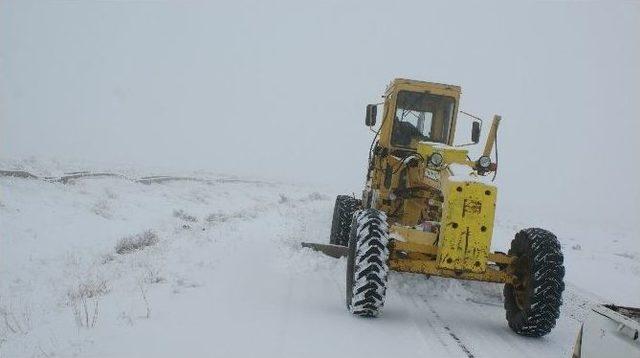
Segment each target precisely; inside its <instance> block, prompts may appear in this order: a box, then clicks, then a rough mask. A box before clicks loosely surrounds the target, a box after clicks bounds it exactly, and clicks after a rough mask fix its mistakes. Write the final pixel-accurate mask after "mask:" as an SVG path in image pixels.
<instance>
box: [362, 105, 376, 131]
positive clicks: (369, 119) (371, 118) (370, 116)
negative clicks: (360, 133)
mask: <svg viewBox="0 0 640 358" xmlns="http://www.w3.org/2000/svg"><path fill="white" fill-rule="evenodd" d="M377 114H378V106H377V105H375V104H368V105H367V116H366V117H365V118H364V123H365V124H366V125H367V126H369V127H373V126H375V125H376V115H377Z"/></svg>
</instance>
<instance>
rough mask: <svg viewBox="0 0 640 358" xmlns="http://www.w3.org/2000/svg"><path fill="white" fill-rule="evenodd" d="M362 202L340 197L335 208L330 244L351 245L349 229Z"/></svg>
mask: <svg viewBox="0 0 640 358" xmlns="http://www.w3.org/2000/svg"><path fill="white" fill-rule="evenodd" d="M361 204H362V203H361V202H360V200H358V199H356V198H354V197H352V196H348V195H338V197H337V198H336V204H335V206H334V207H333V219H332V220H331V234H330V235H329V243H331V244H333V245H340V246H347V245H348V244H349V229H350V228H351V219H352V218H353V213H354V212H355V211H356V210H358V208H359V207H360V206H361Z"/></svg>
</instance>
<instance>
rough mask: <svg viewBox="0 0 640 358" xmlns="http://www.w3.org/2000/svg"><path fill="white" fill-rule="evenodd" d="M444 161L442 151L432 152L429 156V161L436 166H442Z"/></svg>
mask: <svg viewBox="0 0 640 358" xmlns="http://www.w3.org/2000/svg"><path fill="white" fill-rule="evenodd" d="M443 161H444V159H443V158H442V154H440V153H433V154H431V156H429V163H430V164H431V165H433V166H434V167H439V166H441V165H442V162H443Z"/></svg>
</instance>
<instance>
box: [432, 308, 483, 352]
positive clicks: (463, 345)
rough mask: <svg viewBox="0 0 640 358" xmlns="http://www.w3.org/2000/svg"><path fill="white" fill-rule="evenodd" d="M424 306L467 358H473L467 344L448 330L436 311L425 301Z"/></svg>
mask: <svg viewBox="0 0 640 358" xmlns="http://www.w3.org/2000/svg"><path fill="white" fill-rule="evenodd" d="M425 305H426V306H427V308H429V311H431V313H433V316H434V317H435V318H436V319H437V320H438V321H439V322H440V323H441V325H442V327H443V328H444V329H445V331H447V333H448V334H449V336H450V337H451V338H452V339H453V340H454V342H456V345H457V346H458V347H459V348H460V349H461V350H462V351H463V352H464V353H465V354H466V355H467V357H468V358H475V355H474V354H473V353H471V350H470V349H469V347H467V344H466V343H465V342H463V341H462V340H461V339H460V338H459V337H458V336H457V335H456V334H455V332H453V330H452V329H451V328H449V326H448V325H447V324H446V323H445V322H444V320H443V319H442V317H440V315H439V314H438V312H436V310H435V309H434V308H433V307H432V306H431V305H430V304H429V303H428V302H426V301H425Z"/></svg>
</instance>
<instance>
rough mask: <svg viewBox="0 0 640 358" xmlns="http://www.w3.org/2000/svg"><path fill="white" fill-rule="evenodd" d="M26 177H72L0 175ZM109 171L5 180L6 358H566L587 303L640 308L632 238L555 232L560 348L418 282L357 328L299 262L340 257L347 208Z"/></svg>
mask: <svg viewBox="0 0 640 358" xmlns="http://www.w3.org/2000/svg"><path fill="white" fill-rule="evenodd" d="M16 168H17V169H26V170H29V171H31V172H34V173H35V174H36V175H38V176H60V175H61V174H62V172H64V171H66V170H70V169H65V168H63V169H60V168H58V167H55V168H54V167H52V166H42V165H39V164H38V163H8V162H5V163H3V166H2V167H0V169H16ZM76 169H86V168H76ZM103 169H104V168H103ZM109 171H110V172H118V173H123V174H125V175H126V176H125V177H96V178H84V179H75V180H74V179H71V180H68V181H66V183H62V182H50V181H46V180H42V179H25V178H14V177H0V188H1V190H2V191H1V196H0V357H32V356H35V357H39V356H42V357H54V356H56V357H69V356H78V357H147V356H148V357H179V356H190V357H195V356H211V357H214V356H215V357H321V358H327V357H337V356H352V357H384V356H386V357H392V356H405V355H406V356H409V355H410V356H430V357H495V356H514V357H515V356H518V357H520V356H521V357H540V356H544V357H550V356H568V355H569V352H570V351H571V349H572V345H573V342H574V340H575V336H576V334H577V330H578V328H579V325H580V319H581V318H582V317H583V314H584V312H585V310H586V309H587V308H588V307H589V306H590V305H591V304H593V303H596V302H601V301H613V302H616V303H619V304H626V305H640V249H639V248H638V243H637V240H636V237H635V236H633V235H632V234H631V233H625V232H624V231H622V230H616V229H611V228H607V229H604V228H602V227H599V226H598V225H597V224H594V225H592V226H589V225H574V224H570V223H569V222H568V221H565V220H562V218H557V219H556V220H555V221H551V222H545V224H546V225H545V226H546V227H547V228H548V229H550V230H552V231H555V232H556V233H557V234H558V237H559V238H560V240H561V242H562V244H563V249H564V252H565V262H566V267H567V281H568V285H567V290H566V292H565V296H564V297H565V300H564V301H565V302H564V306H563V311H562V317H561V319H560V321H559V323H558V326H557V327H556V328H555V330H554V331H552V333H551V334H549V335H548V336H546V337H544V338H542V339H527V338H523V337H520V336H516V335H515V334H513V333H512V332H511V331H510V330H509V328H508V327H507V324H506V321H505V319H504V310H503V308H502V293H501V292H502V288H501V286H500V285H495V284H484V283H474V282H462V281H455V280H447V279H440V278H431V279H426V278H425V277H423V276H419V275H410V274H393V275H391V277H390V292H389V294H388V300H387V304H386V306H385V311H384V313H383V316H382V317H380V318H379V319H359V318H356V317H353V316H351V315H350V314H349V313H348V312H347V310H346V308H345V307H344V291H345V283H344V276H345V260H344V259H341V260H336V259H332V258H328V257H324V256H322V255H320V254H318V253H315V252H312V251H309V250H308V249H302V248H301V247H300V242H302V241H313V242H323V243H324V242H328V234H329V226H330V219H331V217H330V216H331V213H332V208H333V200H334V196H335V194H337V193H330V192H327V190H325V189H323V188H314V187H307V186H302V185H293V184H283V183H271V182H264V181H259V180H253V179H251V180H244V179H242V178H233V177H225V176H215V175H213V174H206V173H170V174H177V175H176V176H177V177H180V179H174V178H163V179H161V180H148V181H146V182H145V181H142V182H140V181H134V180H131V179H132V178H140V177H143V176H145V175H154V174H167V173H166V172H165V173H151V172H147V173H136V172H123V171H122V170H118V169H114V168H110V170H109ZM524 218H525V216H524V215H523V214H522V213H520V212H517V211H508V210H502V211H500V212H499V219H498V221H497V228H496V230H495V239H494V242H493V249H494V250H503V251H506V249H507V248H508V243H509V241H510V240H511V238H512V237H513V234H514V233H515V231H516V230H518V229H520V228H523V227H527V226H531V225H541V224H542V223H543V222H542V221H540V222H532V221H530V220H525V219H524ZM596 272H597V277H598V278H599V279H598V280H594V277H596V275H595V273H596ZM391 340H393V344H391Z"/></svg>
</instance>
